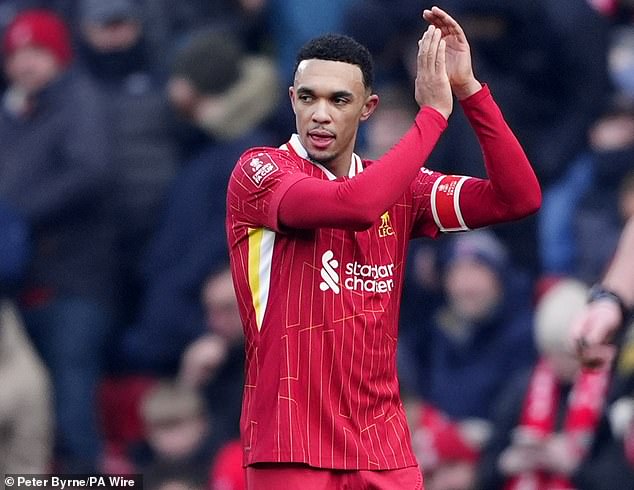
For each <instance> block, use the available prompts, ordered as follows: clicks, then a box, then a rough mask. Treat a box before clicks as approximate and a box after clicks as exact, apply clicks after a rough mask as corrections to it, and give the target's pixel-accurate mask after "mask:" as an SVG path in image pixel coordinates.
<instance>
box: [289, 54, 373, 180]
mask: <svg viewBox="0 0 634 490" xmlns="http://www.w3.org/2000/svg"><path fill="white" fill-rule="evenodd" d="M289 94H290V97H291V104H292V106H293V111H294V112H295V120H296V125H297V132H298V134H299V138H300V140H301V142H302V144H303V145H304V148H306V150H307V151H308V155H309V156H310V158H311V159H312V160H314V161H317V162H319V163H322V164H325V165H326V166H327V167H328V168H329V169H331V170H333V171H334V173H337V172H336V170H337V169H345V170H347V169H348V167H349V165H350V156H351V153H352V151H353V149H354V144H355V139H356V134H357V130H358V127H359V122H360V121H364V120H366V119H367V118H368V117H370V115H371V114H372V112H373V111H374V109H375V107H376V105H377V103H378V97H377V96H376V95H371V94H370V92H369V90H367V89H366V88H365V86H364V85H363V74H362V73H361V69H360V68H359V67H358V66H356V65H352V64H349V63H343V62H340V61H326V60H317V59H311V60H304V61H302V62H301V63H300V64H299V66H298V68H297V72H296V73H295V81H294V84H293V86H292V87H290V89H289ZM344 173H345V172H344Z"/></svg>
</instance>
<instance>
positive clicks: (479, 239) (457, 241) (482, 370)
mask: <svg viewBox="0 0 634 490" xmlns="http://www.w3.org/2000/svg"><path fill="white" fill-rule="evenodd" d="M448 238H449V241H448V243H447V244H446V253H445V255H443V256H442V257H441V266H440V267H441V281H442V284H443V288H444V291H445V296H446V300H445V303H443V304H442V305H441V306H440V307H439V308H438V310H437V311H436V312H435V313H434V314H433V316H432V318H431V321H430V322H429V324H427V325H418V327H419V328H417V329H411V328H410V329H409V330H410V336H409V338H405V340H404V342H402V344H401V345H400V348H401V350H402V351H409V352H408V354H407V357H408V359H410V360H412V361H413V364H412V365H411V366H401V369H408V370H410V371H411V372H413V373H416V378H417V386H416V388H417V390H418V391H417V393H418V395H419V396H420V397H421V398H422V399H423V400H425V401H426V402H428V403H430V404H432V405H434V406H435V407H437V408H438V409H439V410H441V411H442V412H444V413H445V414H447V415H448V416H449V417H450V418H451V419H453V420H455V421H457V422H459V423H461V424H462V425H463V426H464V428H465V429H469V428H470V429H473V432H468V434H471V435H472V436H473V437H474V438H473V440H472V442H476V443H482V442H483V441H484V440H486V437H487V434H488V432H489V430H490V423H491V420H492V417H493V399H494V398H495V397H496V396H497V394H498V393H499V392H500V390H501V389H502V388H503V386H504V385H505V383H506V380H507V379H508V377H509V376H510V375H512V374H513V373H514V372H519V371H521V370H523V369H525V368H527V367H528V366H530V365H532V363H533V361H534V358H535V351H534V347H533V345H534V344H533V342H532V334H531V331H532V330H531V304H530V294H529V291H530V289H529V288H528V287H527V284H525V283H526V281H524V278H523V276H522V275H521V274H520V273H519V272H518V270H516V269H515V268H514V267H513V266H512V264H511V263H510V261H509V257H508V251H507V250H506V248H505V247H504V246H503V244H502V243H501V242H500V241H499V240H498V239H496V238H495V235H493V233H491V232H490V231H487V230H477V231H474V232H470V233H468V234H462V235H455V236H450V237H448Z"/></svg>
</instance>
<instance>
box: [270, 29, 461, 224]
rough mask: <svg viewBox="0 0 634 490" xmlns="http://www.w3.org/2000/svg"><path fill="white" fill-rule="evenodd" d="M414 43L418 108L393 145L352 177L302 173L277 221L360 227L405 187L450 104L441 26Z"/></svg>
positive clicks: (443, 123) (433, 141)
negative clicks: (329, 177)
mask: <svg viewBox="0 0 634 490" xmlns="http://www.w3.org/2000/svg"><path fill="white" fill-rule="evenodd" d="M418 46H419V49H418V56H417V77H416V84H415V97H416V101H417V102H418V104H419V106H420V107H421V111H420V112H419V114H418V116H417V117H416V122H415V124H414V126H413V127H412V128H411V129H410V130H409V131H408V132H407V133H406V134H405V136H404V137H403V138H402V139H401V141H400V142H399V143H398V144H397V145H395V146H394V148H393V149H392V150H390V151H389V152H388V153H386V154H385V155H384V156H383V157H381V158H380V159H379V160H378V161H377V162H376V163H375V164H373V165H371V166H370V167H368V168H367V169H365V170H364V171H363V173H361V174H360V175H358V176H356V177H354V178H352V179H344V180H343V181H341V180H337V181H331V182H326V181H322V180H319V179H310V178H307V179H302V180H299V181H298V182H296V183H294V184H293V185H292V186H291V187H290V188H289V189H288V190H287V191H286V193H285V195H284V196H283V198H282V200H281V201H280V204H279V209H278V218H279V223H280V225H281V226H282V227H285V228H304V229H310V228H320V227H331V228H348V229H355V230H363V229H366V228H368V227H369V226H371V225H372V223H374V222H375V221H376V220H377V219H378V218H379V216H380V215H381V214H382V213H383V212H384V211H385V210H386V209H388V208H389V207H390V206H392V205H393V204H394V203H395V202H396V201H397V200H398V199H399V197H400V196H402V195H403V193H405V191H406V190H407V188H408V187H409V185H410V184H411V182H412V180H414V178H415V177H416V175H417V174H418V171H419V169H420V167H421V166H422V165H423V164H424V163H425V161H426V160H427V157H428V156H429V154H430V153H431V151H432V150H433V148H434V146H435V145H436V142H437V141H438V138H439V137H440V135H441V133H442V131H443V130H444V129H445V128H446V126H447V121H446V119H447V118H448V117H449V114H450V113H451V110H452V106H453V102H452V95H451V87H450V84H449V79H448V76H447V69H446V66H445V42H444V41H443V40H442V36H441V32H440V30H439V29H436V28H435V27H434V26H429V28H428V29H427V31H426V32H425V34H424V35H423V37H422V39H421V40H420V41H419V44H418ZM310 203H318V205H317V206H314V205H307V204H310Z"/></svg>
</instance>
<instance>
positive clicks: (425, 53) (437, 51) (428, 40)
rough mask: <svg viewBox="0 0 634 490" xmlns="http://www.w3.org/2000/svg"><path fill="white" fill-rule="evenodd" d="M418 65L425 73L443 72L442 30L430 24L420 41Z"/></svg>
mask: <svg viewBox="0 0 634 490" xmlns="http://www.w3.org/2000/svg"><path fill="white" fill-rule="evenodd" d="M419 45H420V51H419V65H420V67H421V68H422V69H423V70H424V71H425V72H427V73H436V74H437V73H445V72H446V65H445V49H446V43H445V41H444V40H443V39H442V32H441V31H440V29H437V28H436V27H434V26H433V25H430V26H429V27H428V28H427V30H426V31H425V33H424V34H423V37H422V39H421V41H420V44H419Z"/></svg>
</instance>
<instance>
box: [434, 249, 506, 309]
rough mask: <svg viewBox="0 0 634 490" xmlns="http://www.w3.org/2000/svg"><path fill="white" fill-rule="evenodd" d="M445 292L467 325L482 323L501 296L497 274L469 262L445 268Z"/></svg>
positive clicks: (461, 261) (460, 262)
mask: <svg viewBox="0 0 634 490" xmlns="http://www.w3.org/2000/svg"><path fill="white" fill-rule="evenodd" d="M445 288H446V292H447V296H448V299H449V302H450V303H451V306H452V308H453V309H454V310H455V311H456V313H457V314H458V315H459V316H460V317H461V318H463V319H465V320H468V321H480V320H483V319H485V318H486V317H487V316H488V315H489V314H490V313H491V311H493V308H495V307H496V306H497V304H498V303H499V301H500V299H501V296H502V286H501V284H500V280H499V279H498V276H497V274H496V273H495V272H494V271H493V270H492V269H491V268H490V267H489V266H487V265H484V264H482V263H480V262H478V261H476V260H473V259H470V258H463V259H458V260H456V261H455V262H454V263H453V264H451V265H450V266H449V267H448V269H447V272H446V275H445Z"/></svg>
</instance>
